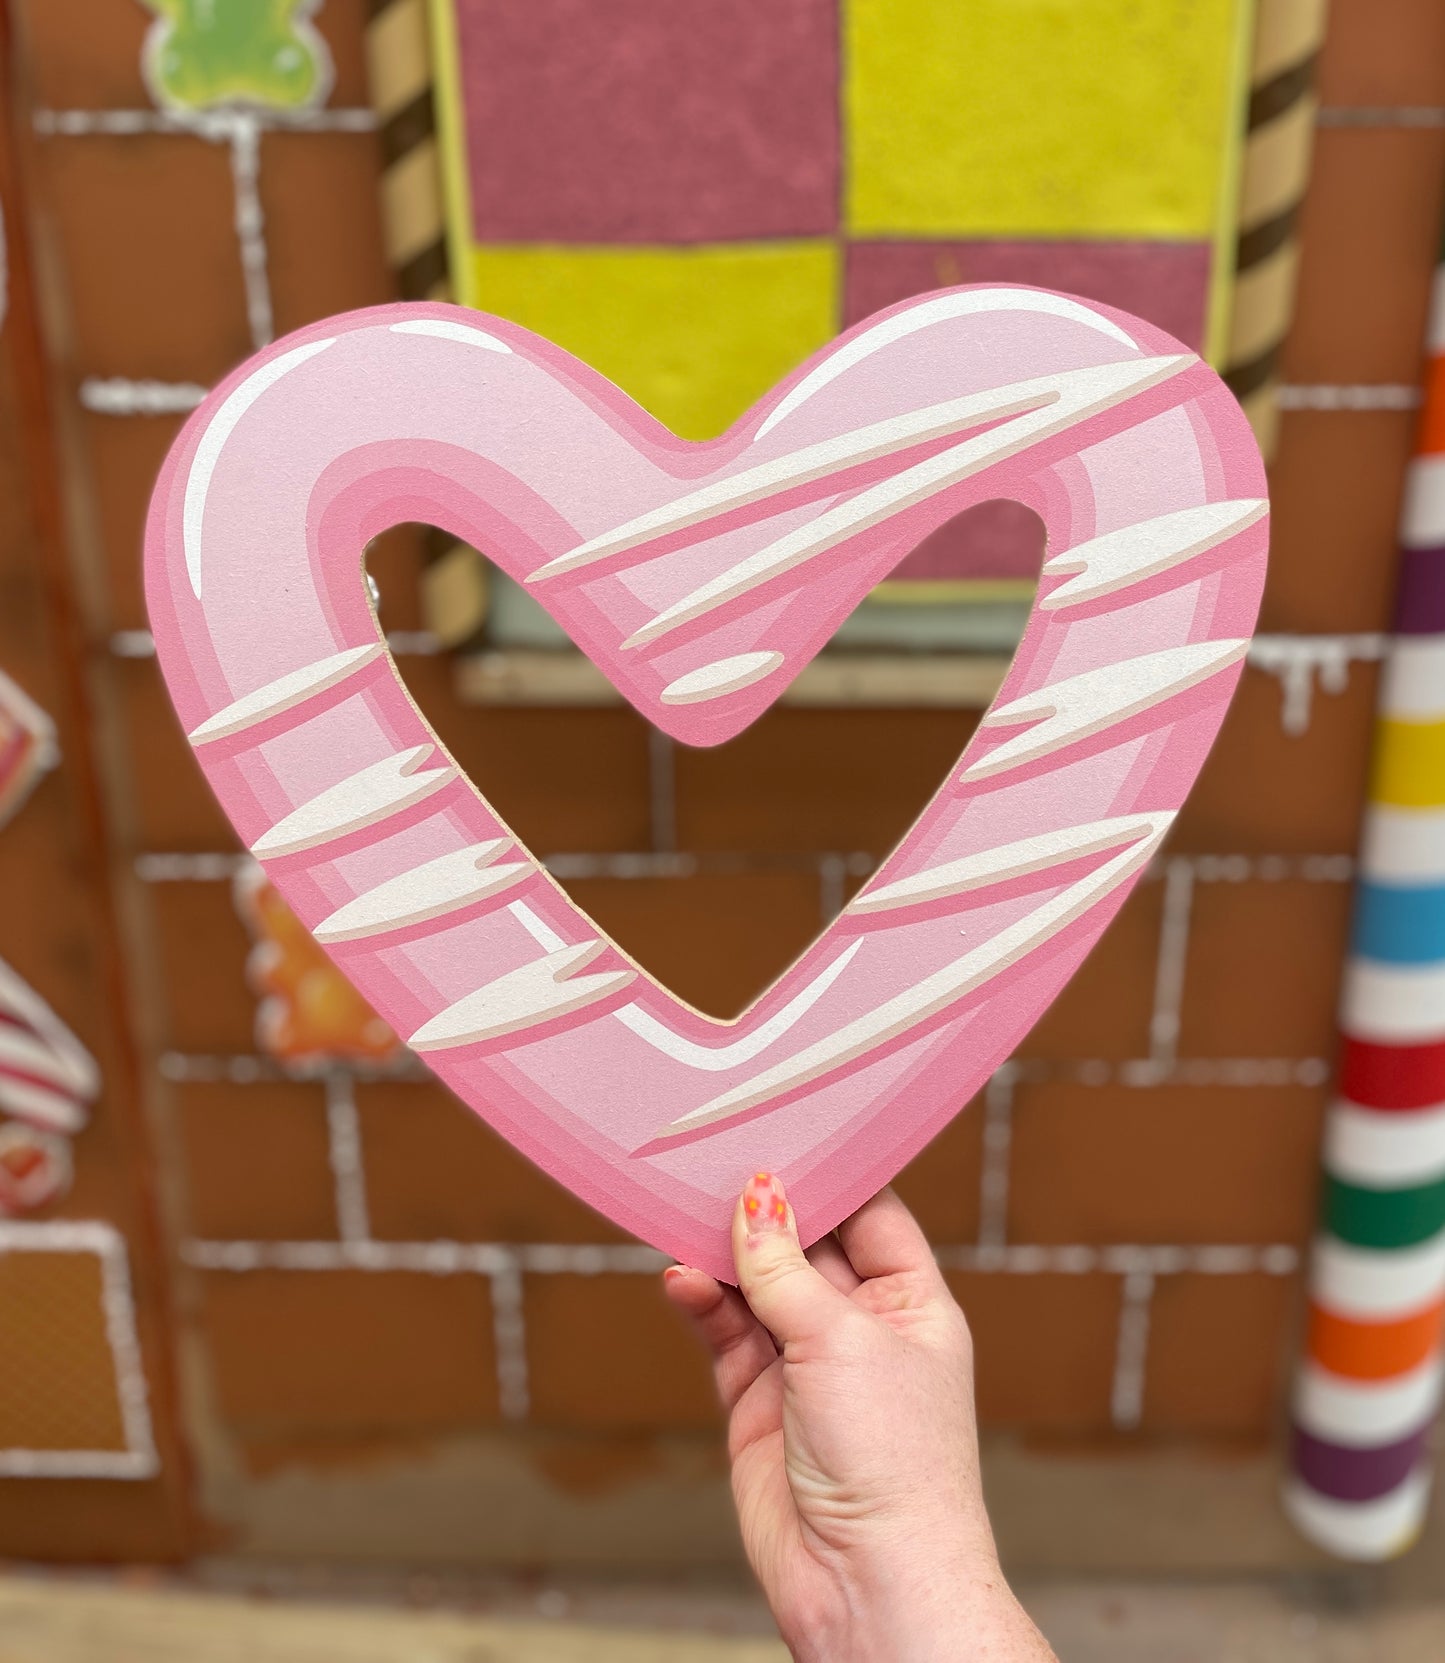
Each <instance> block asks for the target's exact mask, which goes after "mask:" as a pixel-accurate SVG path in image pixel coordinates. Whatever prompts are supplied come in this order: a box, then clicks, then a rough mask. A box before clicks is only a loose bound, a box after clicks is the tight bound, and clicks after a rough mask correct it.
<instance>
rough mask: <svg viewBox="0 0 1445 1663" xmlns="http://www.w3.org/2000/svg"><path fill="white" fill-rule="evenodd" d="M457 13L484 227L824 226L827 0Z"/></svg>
mask: <svg viewBox="0 0 1445 1663" xmlns="http://www.w3.org/2000/svg"><path fill="white" fill-rule="evenodd" d="M458 27H459V35H460V43H461V57H462V72H461V74H462V84H463V97H464V99H465V102H466V106H467V112H468V117H469V119H468V135H469V141H470V149H471V156H470V168H469V173H470V180H471V188H472V195H473V204H474V206H473V217H474V221H475V231H476V235H477V236H478V237H479V238H480V239H484V240H492V241H500V242H564V243H576V242H613V241H623V242H653V243H676V242H695V241H734V240H737V239H739V238H748V237H788V236H793V237H795V236H807V235H826V234H827V233H829V232H831V231H832V230H834V228H835V226H836V223H837V212H838V210H837V199H838V131H837V129H838V108H837V77H838V62H837V54H838V44H837V7H836V4H835V0H731V3H730V4H728V5H725V6H709V7H706V8H703V9H702V10H697V9H695V8H694V9H691V10H681V9H677V8H672V7H658V6H655V5H652V4H649V3H648V0H610V3H609V4H608V5H606V6H598V5H596V4H593V3H591V0H533V3H532V4H530V5H527V6H514V5H508V4H505V3H503V4H498V3H497V0H462V3H461V4H460V6H459V7H458ZM539 132H543V133H545V134H546V135H547V142H546V143H545V144H539V143H537V142H536V137H535V135H536V134H537V133H539Z"/></svg>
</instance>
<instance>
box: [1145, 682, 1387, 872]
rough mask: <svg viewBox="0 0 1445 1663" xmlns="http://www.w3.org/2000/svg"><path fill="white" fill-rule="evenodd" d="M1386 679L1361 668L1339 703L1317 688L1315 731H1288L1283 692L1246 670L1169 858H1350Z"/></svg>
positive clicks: (1177, 827) (1339, 695) (1334, 695)
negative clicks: (1379, 689)
mask: <svg viewBox="0 0 1445 1663" xmlns="http://www.w3.org/2000/svg"><path fill="white" fill-rule="evenodd" d="M1377 684H1378V672H1377V670H1376V668H1375V666H1374V665H1373V664H1369V663H1363V662H1356V663H1353V664H1351V665H1350V667H1349V680H1348V682H1347V684H1346V686H1345V688H1344V690H1343V692H1340V693H1330V692H1326V691H1325V690H1323V689H1322V688H1321V687H1320V686H1319V684H1318V679H1316V684H1315V689H1314V695H1313V698H1312V699H1311V702H1310V718H1309V726H1308V728H1307V729H1306V730H1305V732H1303V733H1299V734H1291V733H1286V732H1285V730H1284V726H1283V722H1282V716H1283V710H1284V690H1283V688H1282V687H1281V685H1280V682H1279V679H1278V678H1277V677H1276V676H1274V675H1270V674H1267V673H1266V672H1264V671H1263V670H1255V669H1246V671H1245V672H1244V675H1243V677H1242V678H1241V680H1240V683H1239V688H1238V690H1237V692H1236V693H1235V695H1234V702H1233V704H1232V705H1231V706H1230V708H1229V714H1228V715H1227V716H1226V717H1225V719H1224V726H1223V728H1222V729H1221V730H1220V735H1219V739H1218V742H1217V743H1216V744H1215V747H1214V749H1213V750H1212V751H1211V752H1210V753H1209V760H1208V761H1207V762H1206V763H1205V764H1204V768H1203V770H1202V771H1201V773H1200V775H1199V779H1198V781H1197V782H1196V783H1195V786H1194V789H1193V791H1192V792H1191V793H1190V794H1189V797H1188V799H1187V800H1186V802H1185V804H1184V807H1183V809H1182V810H1181V811H1180V814H1179V818H1178V820H1176V821H1175V823H1174V830H1173V831H1172V833H1171V834H1170V839H1169V845H1168V847H1169V849H1170V850H1171V851H1178V852H1200V853H1215V852H1218V851H1220V850H1229V851H1233V852H1259V853H1264V854H1351V853H1353V851H1354V848H1355V843H1356V840H1357V837H1358V835H1359V825H1360V802H1361V797H1362V794H1363V792H1364V788H1365V778H1366V773H1367V770H1368V768H1369V761H1370V743H1371V737H1372V734H1373V728H1374V715H1375V690H1376V686H1377Z"/></svg>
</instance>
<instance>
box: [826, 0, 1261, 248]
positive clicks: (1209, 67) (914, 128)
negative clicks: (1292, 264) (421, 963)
mask: <svg viewBox="0 0 1445 1663" xmlns="http://www.w3.org/2000/svg"><path fill="white" fill-rule="evenodd" d="M1251 12H1252V8H1251V6H1250V4H1249V0H907V3H906V4H900V3H899V0H843V13H844V31H845V35H844V39H845V50H844V62H845V63H846V65H847V79H846V84H845V87H844V100H843V103H844V112H845V119H844V131H845V135H846V139H845V142H846V144H847V147H848V149H847V180H848V185H847V202H846V204H845V214H846V223H847V229H848V232H849V233H850V234H851V235H853V236H895V237H896V236H910V235H916V236H944V235H952V236H995V237H997V236H1033V237H1050V236H1053V237H1067V236H1090V237H1155V238H1211V237H1213V236H1215V235H1216V234H1217V232H1218V228H1219V225H1220V223H1221V220H1222V219H1223V218H1224V217H1225V216H1226V215H1229V214H1230V213H1232V202H1231V200H1230V197H1231V195H1232V189H1233V180H1234V173H1235V167H1234V165H1233V164H1234V160H1235V156H1236V143H1237V138H1236V134H1237V130H1238V129H1239V128H1241V127H1242V125H1243V120H1244V109H1243V97H1244V76H1245V70H1246V64H1247V54H1246V48H1247V37H1248V25H1249V20H1250V16H1251Z"/></svg>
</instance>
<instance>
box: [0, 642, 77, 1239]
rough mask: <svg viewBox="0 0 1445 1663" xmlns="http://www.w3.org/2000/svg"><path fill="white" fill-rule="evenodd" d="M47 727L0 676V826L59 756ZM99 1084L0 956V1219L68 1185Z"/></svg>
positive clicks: (62, 1029)
mask: <svg viewBox="0 0 1445 1663" xmlns="http://www.w3.org/2000/svg"><path fill="white" fill-rule="evenodd" d="M59 754H60V753H59V750H58V747H57V745H56V737H55V724H54V723H53V722H52V721H51V720H50V718H49V716H47V715H46V714H45V712H44V711H43V710H42V709H41V708H40V706H39V705H37V704H36V703H35V701H34V700H33V699H31V698H30V696H29V695H28V694H27V693H25V692H24V691H23V690H22V689H21V688H20V687H19V686H17V685H16V683H15V682H13V681H12V680H11V679H10V677H9V676H7V675H5V674H3V673H0V825H3V824H4V823H5V822H6V821H7V820H9V819H10V818H11V817H12V816H13V815H14V814H15V813H16V812H17V811H18V809H19V808H20V805H21V804H22V803H23V802H24V801H25V799H26V798H27V797H28V796H29V795H30V793H31V791H32V790H34V788H35V784H36V782H37V781H38V780H39V779H40V777H41V776H42V775H43V774H44V773H46V772H47V771H48V770H49V769H51V768H53V767H54V766H55V765H56V763H57V761H58V760H59ZM98 1085H99V1081H98V1076H97V1074H96V1069H95V1064H94V1063H93V1062H92V1061H91V1059H90V1056H89V1055H88V1053H87V1052H86V1050H85V1048H84V1047H83V1046H82V1045H81V1044H80V1042H79V1041H78V1040H77V1039H76V1038H75V1036H74V1035H73V1034H72V1033H71V1032H70V1030H69V1029H68V1028H67V1027H66V1026H65V1024H64V1023H63V1022H62V1021H61V1020H60V1018H59V1017H58V1016H56V1014H55V1012H54V1011H52V1010H51V1009H50V1007H49V1006H48V1005H47V1004H46V1003H45V1001H44V1000H43V999H42V998H41V997H40V996H39V994H37V993H36V992H35V990H34V989H33V988H31V987H29V986H27V985H26V983H25V982H24V981H22V980H21V978H20V977H19V976H17V975H16V974H15V972H14V971H13V970H11V969H10V968H9V966H8V965H6V964H5V963H3V961H0V1111H3V1112H4V1113H6V1114H9V1115H12V1116H14V1117H15V1118H14V1119H12V1120H8V1121H4V1122H0V1218H3V1217H8V1216H11V1215H13V1214H16V1213H22V1212H33V1211H34V1210H35V1209H36V1208H38V1207H42V1206H45V1205H46V1204H47V1203H49V1202H51V1201H54V1200H55V1199H56V1198H57V1197H58V1196H60V1195H63V1194H64V1192H65V1191H66V1190H67V1189H69V1187H70V1180H71V1173H72V1163H71V1158H70V1144H69V1142H68V1141H67V1139H68V1136H69V1134H71V1133H73V1132H75V1131H78V1130H79V1129H80V1127H82V1126H83V1125H84V1124H85V1121H86V1104H87V1103H88V1102H89V1101H90V1100H91V1099H92V1098H93V1097H94V1096H95V1094H96V1091H97V1089H98Z"/></svg>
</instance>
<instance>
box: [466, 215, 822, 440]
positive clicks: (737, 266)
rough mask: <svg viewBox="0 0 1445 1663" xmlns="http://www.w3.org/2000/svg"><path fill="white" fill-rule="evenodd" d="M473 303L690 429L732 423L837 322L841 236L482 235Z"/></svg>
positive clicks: (471, 264)
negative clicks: (555, 239) (674, 239)
mask: <svg viewBox="0 0 1445 1663" xmlns="http://www.w3.org/2000/svg"><path fill="white" fill-rule="evenodd" d="M466 261H467V265H466V274H467V279H468V282H467V292H466V293H465V295H463V297H462V298H463V299H464V301H465V302H466V303H467V304H468V305H471V306H478V307H480V308H481V309H482V310H483V311H486V312H493V313H496V314H497V315H498V316H500V317H504V318H510V319H512V320H513V322H515V323H520V324H522V325H524V326H525V327H526V328H528V329H532V330H535V331H536V333H537V334H539V335H545V336H546V337H547V338H548V340H552V341H555V342H556V343H557V344H558V345H559V346H563V347H566V349H567V350H568V351H569V352H571V353H574V354H575V355H576V356H577V357H578V358H581V359H582V360H583V361H584V362H586V363H588V364H591V365H592V367H593V368H594V369H597V370H599V371H601V373H602V374H603V375H606V376H609V377H610V378H611V379H612V380H614V381H615V382H616V383H617V384H618V385H619V386H620V387H622V388H623V389H624V390H625V391H626V392H628V393H630V394H631V395H632V397H633V398H635V399H636V400H637V401H638V403H639V404H641V405H642V407H643V408H644V409H645V410H649V411H651V413H652V414H653V415H654V416H656V417H657V418H658V420H659V421H663V422H665V423H666V424H667V425H668V426H669V427H670V428H671V429H672V430H673V432H674V433H678V434H680V435H681V436H682V437H683V438H685V439H710V438H713V437H715V436H716V435H717V434H719V433H721V432H723V431H724V430H725V429H726V428H728V427H729V426H730V425H731V424H732V423H733V422H734V421H736V420H737V418H738V417H739V416H740V415H742V413H743V412H744V411H745V410H746V409H748V407H749V406H750V405H752V404H754V403H755V402H756V401H757V400H758V399H759V398H760V397H761V396H762V395H763V394H764V393H765V392H767V391H768V389H769V388H770V387H772V386H773V384H774V383H775V382H776V381H778V380H779V379H780V378H781V377H782V376H784V375H786V374H787V373H788V371H789V370H792V369H794V368H796V367H797V365H798V364H800V363H801V362H802V361H803V359H805V358H806V357H807V356H808V355H809V354H810V353H812V352H814V351H816V350H817V349H818V348H819V347H820V346H823V345H824V344H825V343H826V342H827V341H829V340H831V339H832V337H833V334H834V332H835V330H836V328H837V321H836V320H837V316H838V282H839V277H838V271H839V255H838V249H837V246H836V245H835V244H834V243H833V242H832V241H831V240H824V239H819V240H809V241H800V242H774V243H739V244H713V245H690V246H679V247H667V248H618V247H606V248H602V247H561V246H546V247H517V246H496V245H492V246H488V247H481V248H479V247H475V246H474V247H473V248H471V249H470V250H469V251H468V253H467V255H466Z"/></svg>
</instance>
